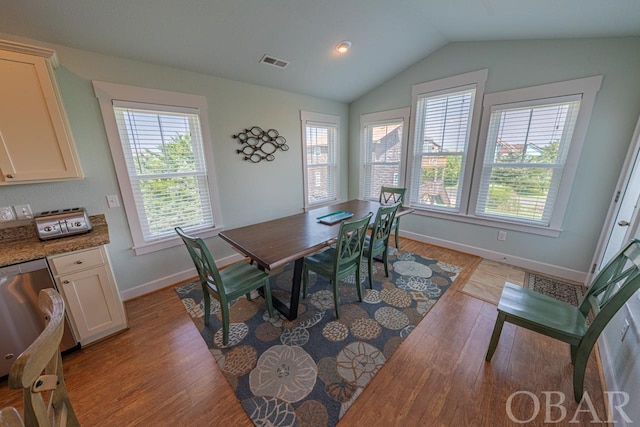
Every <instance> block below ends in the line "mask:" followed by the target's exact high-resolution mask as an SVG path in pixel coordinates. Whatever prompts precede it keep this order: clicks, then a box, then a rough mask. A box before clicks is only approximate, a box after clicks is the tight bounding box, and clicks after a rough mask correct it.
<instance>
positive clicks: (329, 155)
mask: <svg viewBox="0 0 640 427" xmlns="http://www.w3.org/2000/svg"><path fill="white" fill-rule="evenodd" d="M322 116H324V115H319V114H314V113H305V112H302V115H301V117H302V122H303V125H304V130H303V145H304V152H303V156H304V167H305V183H306V184H305V185H306V188H305V192H306V196H305V200H306V203H305V205H306V206H312V205H318V204H323V203H329V202H333V201H335V200H337V198H338V123H339V117H335V119H336V121H335V122H326V121H318V119H321V118H322ZM326 117H333V116H326ZM313 119H316V120H313Z"/></svg>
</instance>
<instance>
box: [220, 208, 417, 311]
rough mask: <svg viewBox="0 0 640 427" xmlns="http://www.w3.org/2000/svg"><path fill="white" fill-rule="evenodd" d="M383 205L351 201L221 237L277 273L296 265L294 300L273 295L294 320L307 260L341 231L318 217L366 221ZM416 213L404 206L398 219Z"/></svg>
mask: <svg viewBox="0 0 640 427" xmlns="http://www.w3.org/2000/svg"><path fill="white" fill-rule="evenodd" d="M380 206H382V205H381V204H380V203H378V202H374V201H365V200H350V201H348V202H342V203H336V204H333V205H329V206H324V207H322V208H318V209H314V210H310V211H307V212H304V213H299V214H295V215H291V216H287V217H283V218H278V219H274V220H270V221H265V222H261V223H258V224H253V225H248V226H244V227H238V228H233V229H229V230H224V231H222V232H220V234H219V236H220V237H221V238H222V239H223V240H225V241H226V242H228V243H229V244H231V246H233V247H234V248H235V249H236V250H237V251H238V252H240V253H241V254H243V255H245V256H247V257H249V258H250V259H252V260H253V261H254V262H256V263H257V265H258V267H259V268H261V269H264V270H267V271H273V270H276V269H278V268H280V267H283V266H285V265H287V264H289V263H291V262H293V263H294V267H293V279H292V283H291V298H290V301H289V302H288V304H287V303H285V302H283V301H281V300H280V299H278V298H276V297H275V296H273V295H272V298H273V304H274V306H275V307H276V308H277V309H278V310H279V311H280V312H281V313H282V314H284V315H285V316H286V317H287V319H289V320H293V319H295V318H296V317H297V316H298V303H299V299H300V287H301V283H302V267H303V265H304V257H305V256H307V255H311V254H313V253H315V252H318V251H319V250H321V249H324V248H326V247H328V246H329V245H331V243H333V242H335V240H336V238H337V237H338V231H339V230H340V222H338V223H335V224H331V225H327V224H324V223H321V222H319V220H318V218H319V217H322V216H324V215H328V214H330V213H333V212H338V211H343V212H349V213H352V214H353V216H352V217H351V218H349V219H357V218H362V217H364V216H365V215H367V214H368V213H369V212H373V214H374V217H375V213H376V212H377V211H378V208H379V207H380ZM412 211H413V209H411V208H406V207H403V206H400V208H399V209H398V212H397V214H396V216H402V215H406V214H408V213H410V212H412ZM272 294H273V293H272Z"/></svg>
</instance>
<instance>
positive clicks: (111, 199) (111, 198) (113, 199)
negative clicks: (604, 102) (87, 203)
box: [107, 194, 120, 208]
mask: <svg viewBox="0 0 640 427" xmlns="http://www.w3.org/2000/svg"><path fill="white" fill-rule="evenodd" d="M107 205H108V206H109V207H110V208H117V207H119V206H120V201H119V200H118V196H117V195H116V194H110V195H108V196H107Z"/></svg>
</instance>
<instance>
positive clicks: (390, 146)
mask: <svg viewBox="0 0 640 427" xmlns="http://www.w3.org/2000/svg"><path fill="white" fill-rule="evenodd" d="M403 126H404V121H403V120H401V119H398V120H389V121H383V122H377V123H366V124H365V125H364V127H363V144H362V159H363V161H362V174H363V178H362V179H363V183H362V185H363V191H362V194H363V197H364V198H365V199H366V200H378V197H379V195H380V188H381V187H382V186H392V187H397V186H398V185H399V179H400V172H401V161H402V132H403Z"/></svg>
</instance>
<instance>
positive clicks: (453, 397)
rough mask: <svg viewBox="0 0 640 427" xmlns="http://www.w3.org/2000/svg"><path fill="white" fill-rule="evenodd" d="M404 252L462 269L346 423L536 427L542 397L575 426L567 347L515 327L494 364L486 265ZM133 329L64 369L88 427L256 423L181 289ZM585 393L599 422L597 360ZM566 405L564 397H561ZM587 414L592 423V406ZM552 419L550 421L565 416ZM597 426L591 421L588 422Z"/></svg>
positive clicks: (130, 305)
mask: <svg viewBox="0 0 640 427" xmlns="http://www.w3.org/2000/svg"><path fill="white" fill-rule="evenodd" d="M400 246H401V248H402V249H404V250H408V251H411V252H414V253H418V254H420V255H423V256H426V257H429V258H435V259H439V260H441V261H445V262H448V263H452V264H456V265H459V266H462V267H463V268H464V270H463V272H462V273H461V275H460V276H459V278H458V279H457V280H456V282H455V283H454V285H453V286H452V287H451V288H450V289H449V290H448V291H447V292H446V293H445V294H444V296H443V297H442V298H441V299H440V301H438V303H437V304H436V305H435V306H434V308H433V309H432V310H431V311H430V312H429V313H428V315H427V316H426V318H425V319H424V320H423V321H422V322H421V323H420V324H419V325H418V327H417V328H416V329H415V330H414V331H413V332H412V333H411V335H410V336H409V337H408V338H407V339H406V340H405V342H404V343H403V344H402V345H401V346H400V348H399V349H398V351H396V353H395V354H394V355H393V356H392V358H391V359H390V360H389V361H388V362H387V363H386V364H385V365H384V366H383V368H382V369H381V370H380V372H379V373H378V374H377V375H376V376H375V377H374V379H373V380H372V381H371V383H370V384H369V386H368V387H367V388H366V389H365V390H364V392H363V393H362V395H361V396H360V397H359V398H358V399H357V400H356V402H355V403H354V405H353V406H352V407H351V408H350V409H349V411H348V412H347V413H346V415H345V416H344V418H343V419H342V420H341V422H340V426H355V425H358V426H391V425H402V426H465V425H476V426H502V425H517V424H515V423H513V422H512V421H510V419H509V417H508V414H507V408H506V402H507V401H508V399H509V396H510V395H511V394H512V393H514V392H518V391H520V392H521V393H520V394H519V395H518V397H517V398H514V399H512V400H511V403H512V405H511V406H510V408H511V410H512V413H513V414H514V415H515V416H516V417H517V418H518V419H520V420H526V419H529V418H531V417H532V415H534V414H533V412H532V411H533V402H532V399H531V397H528V396H527V395H525V394H524V393H523V392H524V391H527V392H531V393H533V394H534V395H536V396H537V398H539V399H540V404H541V412H540V414H539V415H538V416H537V417H535V418H534V419H533V420H532V421H531V422H530V423H528V424H527V425H543V424H544V418H545V414H544V409H545V402H546V400H545V397H544V395H543V392H544V391H557V392H562V393H564V394H565V396H566V401H565V402H564V404H563V405H562V406H563V407H564V408H566V411H567V414H568V415H567V417H566V418H565V419H564V422H559V423H556V424H555V425H576V424H575V423H573V424H569V423H568V421H569V420H570V419H571V418H572V417H573V415H574V413H575V411H576V409H577V404H576V403H575V402H574V401H573V398H572V396H573V391H572V390H573V388H572V372H573V370H572V365H571V363H570V360H569V348H568V346H567V345H566V344H563V343H560V342H557V341H555V340H552V339H550V338H547V337H544V336H541V335H538V334H535V333H533V332H530V331H527V330H524V329H521V328H516V327H514V326H513V325H510V324H505V327H504V329H503V332H502V337H501V340H500V343H499V344H498V349H497V350H496V353H495V355H494V357H493V361H492V362H491V363H486V362H485V361H484V356H485V352H486V350H487V345H488V343H489V338H490V336H491V332H492V329H493V325H494V321H495V318H496V307H495V306H494V305H492V304H489V303H487V302H484V301H481V300H479V299H476V298H473V297H471V296H469V295H467V294H464V293H462V292H460V291H459V290H460V289H461V287H462V286H463V285H464V283H465V281H466V280H468V278H469V277H470V275H471V273H472V272H473V270H474V269H475V267H476V266H477V265H478V264H479V262H480V258H478V257H476V256H472V255H467V254H463V253H460V252H455V251H451V250H447V249H443V248H439V247H435V246H430V245H426V244H422V243H418V242H414V241H410V240H406V239H403V240H402V241H401V244H400ZM126 310H127V313H128V318H129V324H130V329H129V330H128V331H126V332H124V333H121V334H119V335H117V336H115V337H112V338H110V339H108V340H105V341H103V342H101V343H98V344H95V345H92V346H89V347H87V348H84V349H82V350H80V351H78V352H76V353H73V354H70V355H68V356H67V357H65V359H64V370H65V377H66V381H67V386H68V389H69V394H70V396H71V400H72V402H73V405H74V407H75V410H76V412H77V414H78V417H79V419H80V421H81V423H82V425H83V426H134V425H141V426H149V425H154V426H175V427H177V426H205V425H211V426H214V425H216V426H217V425H224V426H244V425H251V423H250V421H249V419H248V417H247V415H246V413H245V412H244V410H243V409H242V406H241V405H240V403H239V401H238V400H237V399H236V397H235V395H234V394H233V391H232V390H231V387H230V386H229V385H228V383H227V381H226V379H225V377H224V376H223V374H222V373H221V371H220V370H219V368H218V366H217V365H216V362H215V361H214V359H213V357H212V356H211V354H210V353H209V350H208V349H207V346H206V344H205V343H204V341H203V340H202V338H201V337H200V334H199V333H198V331H197V330H196V328H195V326H194V325H193V323H192V321H191V319H190V317H189V316H188V315H187V312H186V310H185V309H184V307H183V305H182V303H181V302H180V300H179V299H178V296H177V294H176V293H175V291H174V290H173V288H167V289H163V290H160V291H158V292H154V293H152V294H150V295H146V296H143V297H140V298H138V299H135V300H132V301H129V302H127V303H126ZM585 391H587V392H588V393H589V395H590V398H591V401H592V402H593V406H594V408H595V410H596V411H597V414H598V417H599V418H600V419H605V418H606V417H605V406H604V402H603V394H602V390H601V384H600V380H599V371H598V368H597V364H596V360H595V355H594V354H592V357H591V360H590V362H589V365H588V367H587V373H586V379H585ZM554 396H555V399H556V400H554V401H555V402H557V395H554ZM20 399H21V395H20V393H18V392H16V391H13V390H8V388H7V382H6V381H3V382H0V407H3V406H16V407H22V403H21V401H20ZM581 409H582V410H583V411H582V412H581V413H580V415H579V416H578V417H577V420H578V421H579V422H580V423H582V424H585V425H586V424H589V423H590V421H592V417H591V414H590V413H589V412H588V411H586V409H589V408H588V407H587V406H582V407H581ZM560 415H561V414H560V410H557V409H556V410H553V411H552V412H551V420H554V421H555V420H557V419H558V418H560ZM589 425H593V424H589Z"/></svg>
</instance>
